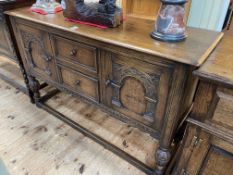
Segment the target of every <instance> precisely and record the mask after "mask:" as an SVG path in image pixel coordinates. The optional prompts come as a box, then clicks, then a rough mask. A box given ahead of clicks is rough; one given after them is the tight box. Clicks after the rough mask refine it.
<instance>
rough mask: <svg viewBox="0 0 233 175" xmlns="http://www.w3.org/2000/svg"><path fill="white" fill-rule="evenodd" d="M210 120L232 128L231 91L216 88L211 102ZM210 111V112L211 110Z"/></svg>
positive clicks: (232, 103) (232, 99)
mask: <svg viewBox="0 0 233 175" xmlns="http://www.w3.org/2000/svg"><path fill="white" fill-rule="evenodd" d="M211 109H212V110H210V111H209V113H210V114H209V115H210V117H211V115H212V114H211V113H213V116H212V121H214V122H215V123H217V124H218V125H221V126H223V127H225V128H229V129H232V130H233V91H232V90H229V89H218V90H217V91H216V94H215V97H214V99H213V101H212V104H211ZM211 111H212V112H211Z"/></svg>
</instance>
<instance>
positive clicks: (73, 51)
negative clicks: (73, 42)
mask: <svg viewBox="0 0 233 175" xmlns="http://www.w3.org/2000/svg"><path fill="white" fill-rule="evenodd" d="M76 55H77V49H72V50H71V51H70V56H73V57H74V56H76Z"/></svg>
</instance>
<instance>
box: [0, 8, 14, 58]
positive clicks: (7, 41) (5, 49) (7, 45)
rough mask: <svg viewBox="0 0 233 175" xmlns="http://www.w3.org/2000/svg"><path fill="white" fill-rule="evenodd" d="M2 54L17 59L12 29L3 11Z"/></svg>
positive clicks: (0, 22) (0, 19) (0, 25)
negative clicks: (11, 33) (10, 29)
mask: <svg viewBox="0 0 233 175" xmlns="http://www.w3.org/2000/svg"><path fill="white" fill-rule="evenodd" d="M0 11H1V10H0ZM0 54H3V55H5V56H7V57H8V58H11V59H13V60H15V61H16V60H17V57H16V53H15V50H14V45H13V43H12V40H11V35H10V31H9V28H8V25H7V22H6V19H5V17H4V14H3V12H0Z"/></svg>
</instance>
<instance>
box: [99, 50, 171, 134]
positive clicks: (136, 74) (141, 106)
mask: <svg viewBox="0 0 233 175" xmlns="http://www.w3.org/2000/svg"><path fill="white" fill-rule="evenodd" d="M101 61H102V64H101V65H102V80H103V83H102V84H103V87H102V89H103V99H102V101H103V103H105V104H106V105H107V106H109V107H111V108H113V109H114V110H116V111H118V112H120V113H122V114H124V115H126V116H128V117H130V118H131V119H132V120H136V121H139V122H141V123H144V124H146V125H148V126H150V127H152V128H153V129H155V130H160V128H161V125H162V123H163V116H164V113H165V108H166V102H167V98H168V94H169V87H170V85H171V84H170V83H171V77H172V75H171V74H172V72H173V65H170V64H168V63H166V62H162V61H161V62H158V64H150V63H148V62H146V61H145V62H144V61H142V60H138V59H137V58H132V57H129V56H126V55H123V54H122V55H121V54H115V53H110V52H104V53H103V52H101Z"/></svg>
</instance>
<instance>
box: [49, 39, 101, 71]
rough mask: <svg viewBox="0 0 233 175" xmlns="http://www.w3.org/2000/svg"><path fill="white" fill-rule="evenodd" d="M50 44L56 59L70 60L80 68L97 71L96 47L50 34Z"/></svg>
mask: <svg viewBox="0 0 233 175" xmlns="http://www.w3.org/2000/svg"><path fill="white" fill-rule="evenodd" d="M52 45H53V50H54V54H55V56H56V58H57V59H59V60H61V61H62V60H65V61H70V62H72V63H75V64H78V65H80V66H82V68H84V69H86V70H89V71H91V72H94V73H97V49H96V48H95V47H91V46H87V45H84V44H81V43H78V42H75V41H72V40H68V39H65V38H62V37H59V36H54V35H53V36H52Z"/></svg>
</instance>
